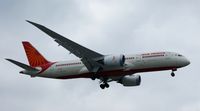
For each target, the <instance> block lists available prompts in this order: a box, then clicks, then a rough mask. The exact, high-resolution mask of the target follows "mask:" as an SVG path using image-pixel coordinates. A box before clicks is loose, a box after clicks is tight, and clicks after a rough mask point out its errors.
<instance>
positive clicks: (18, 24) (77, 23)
mask: <svg viewBox="0 0 200 111" xmlns="http://www.w3.org/2000/svg"><path fill="white" fill-rule="evenodd" d="M199 5H200V2H199V1H198V0H190V1H188V0H168V1H164V0H151V1H148V0H134V1H133V0H125V1H115V0H109V1H107V0H101V1H98V0H86V1H81V0H74V1H73V0H67V1H63V0H58V1H56V2H54V1H47V0H45V1H40V0H35V1H27V0H19V1H13V0H6V1H1V2H0V15H1V19H0V24H1V27H0V34H1V36H0V38H1V41H0V52H1V54H0V58H1V59H0V60H1V62H0V66H1V68H2V69H1V70H2V71H1V74H0V108H1V110H4V111H10V110H19V111H26V110H29V111H39V110H49V111H53V110H60V111H64V110H77V111H78V110H88V111H92V110H99V111H101V110H115V111H119V110H125V111H133V110H140V111H146V110H162V111H169V110H177V111H191V110H193V111H198V110H200V96H199V93H200V90H199V87H200V82H199V74H198V72H199V70H198V66H199V65H200V64H199V56H200V53H199V51H198V50H199V49H198V48H199V47H200V45H199V40H200V39H199V36H200V31H199V29H200V21H199V20H200V16H199V10H200V8H199ZM26 19H29V20H33V21H35V22H37V23H41V24H44V25H45V26H47V27H49V28H51V29H53V30H55V31H56V32H58V33H60V34H62V35H64V36H66V37H68V38H70V39H71V40H74V41H76V42H78V43H80V44H82V45H84V46H86V47H88V48H91V49H92V50H95V51H98V52H101V53H103V54H111V53H115V54H117V53H129V54H130V53H141V52H148V51H174V52H179V53H182V54H183V55H185V56H187V57H188V58H189V59H190V60H191V64H190V66H188V67H185V68H183V69H180V70H178V71H177V72H176V73H177V76H176V77H175V78H171V77H170V75H169V74H170V72H169V71H164V72H151V73H144V74H141V76H142V84H141V86H139V87H131V88H126V87H123V86H121V85H120V84H116V83H111V87H110V88H109V89H106V90H101V89H100V88H99V86H98V81H92V80H89V79H74V80H54V79H46V78H30V77H28V76H25V75H20V74H18V72H19V71H20V70H21V69H20V68H18V67H16V66H14V65H12V64H10V63H8V62H7V61H5V60H4V59H3V58H5V57H8V58H13V59H16V60H19V61H22V62H24V63H28V62H27V60H26V57H25V53H24V51H23V47H22V46H21V41H23V40H28V41H30V42H32V43H33V44H34V46H35V47H36V48H37V49H38V50H39V51H40V52H42V53H43V54H44V55H45V56H46V57H47V58H48V59H49V60H51V61H56V60H69V59H77V58H76V57H75V56H73V55H69V54H68V52H67V51H66V50H65V49H64V48H62V47H57V44H56V43H54V41H53V40H52V39H50V38H49V37H48V36H47V35H45V34H44V33H43V32H41V31H40V30H38V29H36V28H35V27H33V26H31V25H30V24H28V23H26V22H25V20H26Z"/></svg>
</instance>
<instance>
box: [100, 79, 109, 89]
mask: <svg viewBox="0 0 200 111" xmlns="http://www.w3.org/2000/svg"><path fill="white" fill-rule="evenodd" d="M107 80H108V79H107V78H101V81H100V88H101V89H105V88H109V84H108V82H107Z"/></svg>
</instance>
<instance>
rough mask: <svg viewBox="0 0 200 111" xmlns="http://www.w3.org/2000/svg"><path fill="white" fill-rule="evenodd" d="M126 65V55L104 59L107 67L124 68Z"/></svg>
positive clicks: (109, 56)
mask: <svg viewBox="0 0 200 111" xmlns="http://www.w3.org/2000/svg"><path fill="white" fill-rule="evenodd" d="M124 63H125V56H124V55H122V54H121V55H108V56H105V57H104V60H103V64H104V65H107V66H119V67H121V66H123V65H124Z"/></svg>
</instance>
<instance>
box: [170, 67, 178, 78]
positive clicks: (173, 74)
mask: <svg viewBox="0 0 200 111" xmlns="http://www.w3.org/2000/svg"><path fill="white" fill-rule="evenodd" d="M174 71H177V69H172V73H171V76H172V77H174V76H175V73H174Z"/></svg>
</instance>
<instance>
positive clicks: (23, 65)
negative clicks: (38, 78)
mask: <svg viewBox="0 0 200 111" xmlns="http://www.w3.org/2000/svg"><path fill="white" fill-rule="evenodd" d="M6 60H8V61H10V62H11V63H13V64H15V65H17V66H19V67H21V68H23V69H25V70H28V71H39V70H38V69H35V68H32V67H30V66H28V65H26V64H23V63H21V62H18V61H15V60H12V59H6Z"/></svg>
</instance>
